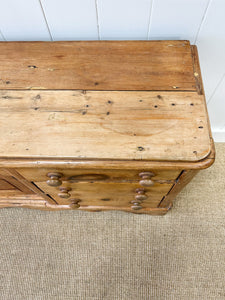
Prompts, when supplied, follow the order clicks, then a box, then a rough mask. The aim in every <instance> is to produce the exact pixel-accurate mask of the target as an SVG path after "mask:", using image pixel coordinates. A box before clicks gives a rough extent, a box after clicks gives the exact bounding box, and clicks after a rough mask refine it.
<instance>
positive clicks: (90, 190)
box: [35, 182, 172, 210]
mask: <svg viewBox="0 0 225 300" xmlns="http://www.w3.org/2000/svg"><path fill="white" fill-rule="evenodd" d="M35 184H36V185H37V186H38V187H39V188H40V189H41V190H42V191H44V192H45V193H46V194H48V195H50V196H51V197H52V198H53V199H54V200H55V201H56V202H57V203H58V204H62V205H72V204H75V207H74V208H79V206H82V207H87V206H112V207H134V210H135V209H141V207H143V208H145V207H157V206H158V205H159V203H160V201H161V199H162V198H163V196H164V195H166V194H167V193H168V192H169V190H170V189H171V187H172V183H170V184H160V183H155V184H154V186H152V187H141V186H140V184H139V183H138V182H137V183H113V182H111V183H104V182H93V183H89V182H80V183H69V182H63V184H62V185H61V186H60V187H51V186H48V185H47V184H46V183H45V182H35ZM62 197H63V198H62ZM64 197H65V198H64Z"/></svg>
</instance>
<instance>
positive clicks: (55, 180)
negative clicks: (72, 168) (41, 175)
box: [46, 173, 62, 186]
mask: <svg viewBox="0 0 225 300" xmlns="http://www.w3.org/2000/svg"><path fill="white" fill-rule="evenodd" d="M47 176H48V177H49V178H50V179H49V180H47V181H46V183H47V185H50V186H60V185H61V184H62V181H61V180H59V178H61V177H62V174H61V173H48V174H47Z"/></svg>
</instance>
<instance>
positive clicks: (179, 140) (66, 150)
mask: <svg viewBox="0 0 225 300" xmlns="http://www.w3.org/2000/svg"><path fill="white" fill-rule="evenodd" d="M0 99H1V107H2V110H1V112H0V122H1V128H0V134H1V137H2V141H1V145H0V156H1V157H46V158H47V157H52V158H53V157H54V158H57V157H58V158H73V159H76V158H77V159H99V158H101V159H114V160H115V159H119V160H123V159H124V160H153V161H154V160H161V161H163V160H164V161H199V160H201V159H204V158H205V157H207V155H208V154H209V153H210V148H211V147H210V137H209V133H208V120H207V113H206V110H205V103H204V97H203V96H202V95H198V94H197V93H188V92H187V93H186V92H161V93H159V92H144V91H139V92H131V91H129V92H116V91H114V92H102V91H100V92H97V91H88V92H85V93H83V92H82V91H38V92H37V91H0ZM9 115H10V123H9V122H8V120H9ZM40 124H41V126H40ZM62 145H63V146H62ZM5 149H7V152H6V151H5Z"/></svg>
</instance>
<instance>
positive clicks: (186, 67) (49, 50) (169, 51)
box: [0, 41, 196, 91]
mask: <svg viewBox="0 0 225 300" xmlns="http://www.w3.org/2000/svg"><path fill="white" fill-rule="evenodd" d="M0 78H1V80H0V89H57V90H58V89H73V90H190V91H196V86H195V79H194V75H193V65H192V58H191V49H190V44H189V42H188V41H151V42H150V41H142V42H140V41H121V42H118V41H101V42H98V41H89V42H88V41H85V42H84V41H82V42H81V41H79V42H54V43H48V42H34V43H32V42H29V43H25V42H13V43H7V42H4V43H0Z"/></svg>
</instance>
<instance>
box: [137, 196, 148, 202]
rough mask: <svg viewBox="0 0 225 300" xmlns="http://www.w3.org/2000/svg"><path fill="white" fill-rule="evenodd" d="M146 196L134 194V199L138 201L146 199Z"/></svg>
mask: <svg viewBox="0 0 225 300" xmlns="http://www.w3.org/2000/svg"><path fill="white" fill-rule="evenodd" d="M147 198H148V197H147V196H146V195H135V199H136V200H139V201H144V200H146V199H147Z"/></svg>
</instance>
